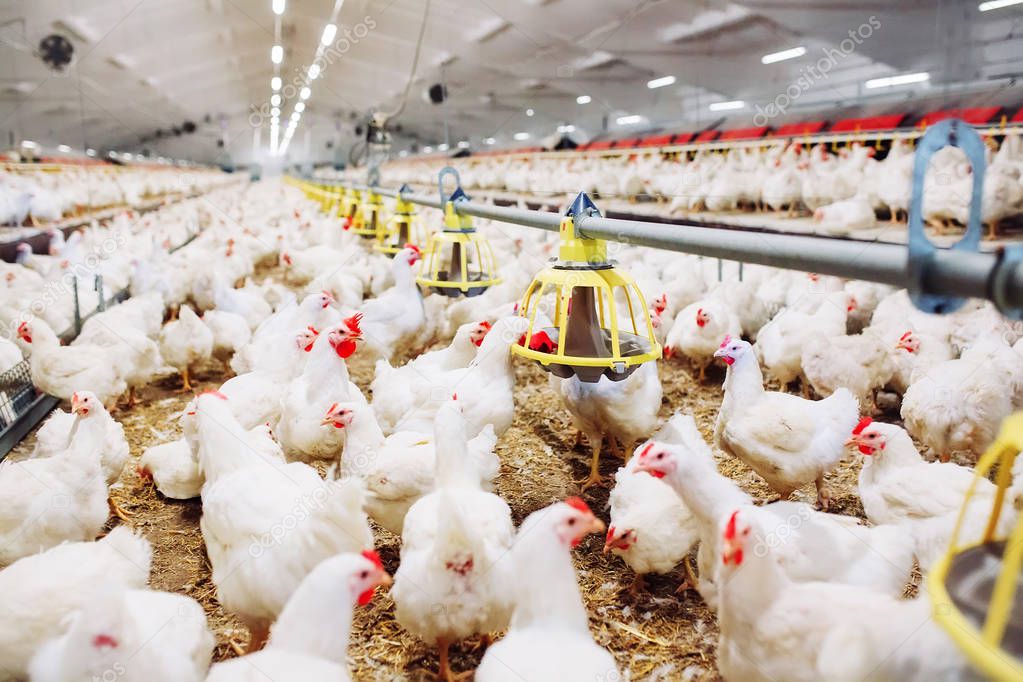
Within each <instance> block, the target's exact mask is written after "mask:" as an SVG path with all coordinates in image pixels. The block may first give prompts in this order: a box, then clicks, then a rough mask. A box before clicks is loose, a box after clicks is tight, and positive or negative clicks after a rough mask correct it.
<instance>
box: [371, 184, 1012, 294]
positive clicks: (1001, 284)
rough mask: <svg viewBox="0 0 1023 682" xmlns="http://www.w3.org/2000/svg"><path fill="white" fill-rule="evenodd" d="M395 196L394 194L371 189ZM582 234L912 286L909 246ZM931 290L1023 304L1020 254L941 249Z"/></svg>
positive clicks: (615, 227) (510, 216)
mask: <svg viewBox="0 0 1023 682" xmlns="http://www.w3.org/2000/svg"><path fill="white" fill-rule="evenodd" d="M373 191H374V192H377V193H379V194H382V195H385V196H390V197H396V196H397V194H398V193H397V192H395V191H393V190H385V189H383V188H373ZM402 198H403V199H405V200H406V201H409V202H412V203H414V204H420V205H423V206H430V207H433V208H438V209H439V208H441V207H442V206H441V203H440V201H439V200H438V199H437V198H436V197H431V196H423V195H417V194H410V193H405V194H402ZM455 206H456V210H457V211H458V213H461V214H465V215H471V216H475V217H478V218H486V219H489V220H496V221H500V222H505V223H512V224H515V225H523V226H525V227H533V228H538V229H543V230H549V231H553V232H556V231H558V228H559V225H560V223H561V217H560V216H559V215H557V214H555V213H549V212H544V211H527V210H522V209H518V208H509V207H499V206H488V205H485V204H479V203H476V202H473V201H459V202H456V203H455ZM576 227H577V229H578V230H579V231H580V233H582V234H585V235H588V236H591V237H599V238H601V239H607V240H609V241H616V242H621V243H625V244H633V245H636V246H647V247H651V248H655V249H665V250H668V251H678V252H681V253H689V254H694V255H698V256H707V257H711V258H723V259H726V260H734V261H739V262H745V263H757V264H759V265H767V266H771V267H776V268H783V269H787V270H802V271H806V272H816V273H820V274H824V275H834V276H836V277H846V278H850V279H860V280H864V281H868V282H878V283H881V284H890V285H893V286H898V287H907V286H908V285H909V282H908V281H907V280H908V277H909V275H908V270H907V260H908V249H907V247H906V246H904V245H901V244H889V243H885V242H865V241H856V240H846V239H832V238H824V237H813V236H803V235H784V234H773V233H762V232H753V231H744V230H742V229H724V228H715V227H693V226H685V225H670V224H664V223H654V222H646V221H639V220H621V219H615V218H603V217H596V216H586V217H582V218H578V219H577V220H576ZM923 277H924V282H923V289H924V290H925V291H926V292H928V293H934V294H942V295H949V296H966V297H971V298H983V299H987V300H990V301H995V302H996V303H997V304H998V305H999V307H1001V308H1002V309H1003V311H1009V312H1018V311H1020V310H1023V260H1014V259H1002V258H1000V257H999V255H998V254H997V253H993V252H981V253H977V252H969V251H953V250H950V249H939V250H937V252H936V253H935V254H934V258H933V260H931V262H930V264H929V265H928V266H927V267H926V268H925V269H924V273H923Z"/></svg>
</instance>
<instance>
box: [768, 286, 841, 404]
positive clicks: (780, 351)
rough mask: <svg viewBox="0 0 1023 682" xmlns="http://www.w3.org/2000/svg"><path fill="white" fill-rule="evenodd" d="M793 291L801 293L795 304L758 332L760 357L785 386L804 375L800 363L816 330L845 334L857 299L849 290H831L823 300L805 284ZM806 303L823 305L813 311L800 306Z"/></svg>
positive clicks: (825, 333)
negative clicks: (805, 345)
mask: <svg viewBox="0 0 1023 682" xmlns="http://www.w3.org/2000/svg"><path fill="white" fill-rule="evenodd" d="M793 291H798V292H800V293H799V299H797V301H796V302H795V304H794V305H792V306H790V307H787V308H784V309H782V310H781V311H780V312H779V313H778V314H777V315H776V316H775V317H774V318H773V319H772V320H771V321H770V322H768V323H767V324H765V325H764V326H763V327H762V328H761V329H760V331H759V332H758V333H757V345H756V351H757V356H758V357H759V358H760V360H761V362H762V363H763V364H764V369H765V370H766V371H767V373H768V374H770V375H771V376H773V377H774V378H775V379H777V380H778V382H780V383H781V384H782V385H783V386H784V385H787V384H788V383H789V382H791V381H792V380H794V379H796V378H798V377H799V376H800V375H801V374H802V366H801V365H800V364H799V363H800V360H801V357H802V348H803V342H804V341H805V340H806V338H807V337H808V336H809V335H811V334H814V333H819V334H822V335H823V336H824V337H825V338H833V337H835V336H841V335H843V334H845V331H846V329H845V325H846V316H847V315H848V313H849V311H851V310H853V309H854V308H855V307H856V301H855V299H853V298H852V296H850V295H849V294H848V293H846V292H845V291H833V292H831V293H828V294H826V295H825V296H824V298H823V300H820V299H819V297H818V296H817V295H812V294H808V293H807V292H806V290H805V289H802V288H801V287H800V288H793ZM804 302H805V303H808V304H819V307H817V308H816V310H815V311H814V312H812V313H805V312H802V311H801V310H799V309H797V306H798V305H799V304H800V303H804Z"/></svg>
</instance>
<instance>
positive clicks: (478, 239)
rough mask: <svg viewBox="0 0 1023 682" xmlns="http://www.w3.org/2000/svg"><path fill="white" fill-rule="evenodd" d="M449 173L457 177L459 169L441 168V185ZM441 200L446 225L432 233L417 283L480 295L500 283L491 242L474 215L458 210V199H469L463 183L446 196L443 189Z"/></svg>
mask: <svg viewBox="0 0 1023 682" xmlns="http://www.w3.org/2000/svg"><path fill="white" fill-rule="evenodd" d="M448 174H453V175H455V178H456V180H457V178H458V172H457V171H455V169H454V168H451V167H447V168H444V169H442V170H441V172H440V175H439V176H438V185H440V184H441V183H442V182H443V179H444V176H445V175H448ZM441 200H442V201H443V202H444V229H443V230H441V231H439V232H434V233H433V235H431V237H430V243H429V245H428V246H427V248H426V254H425V255H424V256H423V262H422V268H421V270H420V275H419V276H418V277H416V283H417V284H418V285H419V286H421V287H429V288H430V289H433V290H434V291H435V292H437V293H438V294H442V295H444V296H451V297H457V296H478V295H479V294H482V293H483V292H484V291H486V290H487V289H488V288H489V287H492V286H494V285H495V284H500V283H501V278H500V277H499V276H498V274H497V261H496V260H495V259H494V252H493V251H492V250H491V248H490V242H488V241H487V240H486V238H485V237H483V236H482V235H480V234H479V233H478V232H476V228H475V227H474V226H473V222H472V216H468V215H465V216H463V215H459V214H458V211H456V210H455V203H456V202H458V201H467V200H468V197H467V196H466V195H465V192H463V191H462V188H461V186H460V185H459V186H458V187H457V188H456V189H455V191H454V193H452V194H451V196H450V197H448V198H447V200H445V199H444V193H443V190H442V191H441Z"/></svg>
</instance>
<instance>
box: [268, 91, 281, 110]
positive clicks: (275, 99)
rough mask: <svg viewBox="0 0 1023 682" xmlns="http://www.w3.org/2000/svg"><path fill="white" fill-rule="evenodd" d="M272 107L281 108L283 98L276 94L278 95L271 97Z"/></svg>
mask: <svg viewBox="0 0 1023 682" xmlns="http://www.w3.org/2000/svg"><path fill="white" fill-rule="evenodd" d="M270 106H272V107H279V106H281V96H280V95H278V94H276V93H274V94H273V95H270Z"/></svg>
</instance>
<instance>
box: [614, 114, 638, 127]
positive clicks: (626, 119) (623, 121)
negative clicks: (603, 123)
mask: <svg viewBox="0 0 1023 682" xmlns="http://www.w3.org/2000/svg"><path fill="white" fill-rule="evenodd" d="M642 121H643V117H642V116H640V115H639V114H628V115H626V116H619V117H618V118H616V119H615V123H617V124H618V125H620V126H631V125H635V124H637V123H640V122H642Z"/></svg>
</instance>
